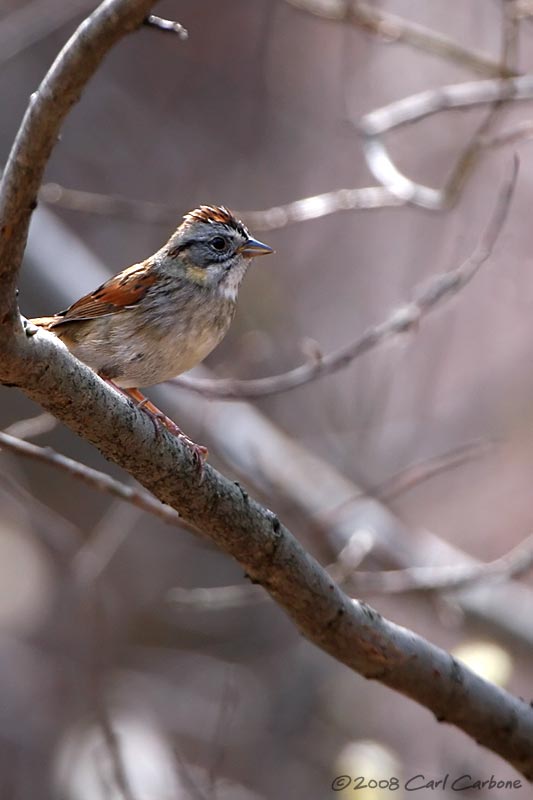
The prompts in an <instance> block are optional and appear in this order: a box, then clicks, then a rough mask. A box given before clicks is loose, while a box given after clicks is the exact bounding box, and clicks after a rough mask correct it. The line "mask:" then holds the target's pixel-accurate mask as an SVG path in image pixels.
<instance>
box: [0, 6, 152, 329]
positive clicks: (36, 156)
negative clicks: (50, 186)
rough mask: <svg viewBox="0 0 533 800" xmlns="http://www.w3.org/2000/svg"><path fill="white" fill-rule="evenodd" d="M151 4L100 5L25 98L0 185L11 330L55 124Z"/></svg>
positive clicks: (4, 305) (1, 275)
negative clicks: (24, 104) (26, 103)
mask: <svg viewBox="0 0 533 800" xmlns="http://www.w3.org/2000/svg"><path fill="white" fill-rule="evenodd" d="M154 3H155V0H104V2H103V3H101V5H100V6H99V7H98V8H97V9H96V11H94V12H93V14H91V16H90V17H89V18H88V19H87V20H86V21H85V22H84V23H83V24H82V25H81V26H80V27H79V28H78V30H77V31H76V32H75V34H74V35H73V36H72V37H71V39H70V40H69V41H68V42H67V44H66V45H65V46H64V48H63V49H62V50H61V52H60V53H59V55H58V56H57V58H56V60H55V61H54V63H53V64H52V66H51V67H50V69H49V71H48V73H47V75H46V77H45V78H44V80H43V82H42V83H41V85H40V87H39V89H38V90H37V91H36V92H35V93H34V94H33V95H32V97H31V100H30V104H29V106H28V109H27V111H26V114H25V115H24V119H23V121H22V124H21V126H20V129H19V131H18V133H17V137H16V139H15V143H14V145H13V148H12V150H11V153H10V155H9V159H8V162H7V164H6V168H5V170H4V174H3V176H2V182H1V184H0V284H1V285H2V293H1V295H0V323H2V322H3V323H4V324H6V323H9V325H10V326H11V327H12V328H14V326H15V324H16V321H17V316H16V313H17V304H16V298H15V286H16V282H17V274H18V270H19V267H20V263H21V260H22V255H23V253H24V247H25V245H26V239H27V235H28V227H29V223H30V217H31V213H32V211H33V209H34V208H35V205H36V202H37V193H38V191H39V187H40V185H41V181H42V176H43V172H44V168H45V166H46V163H47V161H48V158H49V157H50V153H51V152H52V149H53V147H54V145H55V143H56V140H57V136H58V133H59V130H60V128H61V124H62V122H63V120H64V119H65V117H66V115H67V113H68V112H69V110H70V109H71V107H72V106H73V105H74V103H76V102H77V100H79V97H80V94H81V91H82V89H83V88H84V86H85V84H86V83H87V82H88V81H89V79H90V78H91V76H92V75H93V74H94V72H95V71H96V69H97V68H98V67H99V66H100V64H101V62H102V60H103V58H104V56H105V55H106V53H107V52H108V51H109V50H110V49H111V47H112V46H113V45H114V44H116V42H118V41H119V39H121V38H122V37H123V36H125V35H126V34H127V33H130V32H131V31H133V30H135V29H136V28H138V27H139V26H140V25H141V24H142V21H143V19H144V18H145V17H146V15H147V13H148V12H149V11H150V9H151V7H152V6H153V5H154Z"/></svg>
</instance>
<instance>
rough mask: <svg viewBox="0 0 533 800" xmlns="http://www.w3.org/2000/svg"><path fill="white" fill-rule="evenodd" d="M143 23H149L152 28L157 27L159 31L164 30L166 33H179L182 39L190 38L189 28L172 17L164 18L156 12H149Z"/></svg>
mask: <svg viewBox="0 0 533 800" xmlns="http://www.w3.org/2000/svg"><path fill="white" fill-rule="evenodd" d="M143 24H144V25H148V26H149V27H150V28H155V29H156V30H158V31H164V32H165V33H177V34H178V36H179V38H180V39H181V40H182V41H185V40H186V39H188V38H189V33H188V31H187V29H186V28H184V27H183V25H182V24H181V23H180V22H174V20H171V19H163V17H158V16H156V15H155V14H148V16H147V17H146V19H145V20H144V22H143Z"/></svg>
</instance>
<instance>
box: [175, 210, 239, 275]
mask: <svg viewBox="0 0 533 800" xmlns="http://www.w3.org/2000/svg"><path fill="white" fill-rule="evenodd" d="M248 240H249V234H248V231H247V230H246V229H245V228H244V227H239V228H238V229H237V228H233V227H230V226H229V225H225V224H224V223H221V222H209V223H208V222H195V224H194V225H191V226H190V227H189V228H188V229H187V230H186V232H184V236H183V241H182V250H181V253H182V257H184V259H185V260H186V262H187V266H188V267H189V269H190V268H191V267H192V268H193V269H194V268H195V267H196V268H199V269H201V270H202V271H203V272H204V273H205V274H204V275H203V276H200V275H198V276H197V277H198V279H199V280H200V282H202V283H204V285H205V284H208V285H211V286H220V288H221V289H224V288H225V287H226V286H228V285H230V286H233V285H236V286H238V284H239V283H240V281H241V280H242V278H243V277H244V273H245V272H246V268H247V266H248V264H249V262H250V258H251V255H249V256H246V255H245V254H244V253H243V248H244V246H245V245H246V242H247V241H248Z"/></svg>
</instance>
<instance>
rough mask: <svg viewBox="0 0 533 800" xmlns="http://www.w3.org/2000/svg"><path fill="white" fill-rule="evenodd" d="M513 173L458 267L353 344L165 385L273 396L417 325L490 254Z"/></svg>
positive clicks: (221, 394) (209, 393)
mask: <svg viewBox="0 0 533 800" xmlns="http://www.w3.org/2000/svg"><path fill="white" fill-rule="evenodd" d="M517 174H518V160H517V159H516V158H515V159H514V161H513V168H512V172H511V175H510V176H509V178H508V179H507V180H506V182H505V184H504V186H503V187H502V189H501V190H500V192H499V194H498V198H497V201H496V207H495V209H494V212H493V214H492V217H491V219H490V220H489V223H488V225H487V227H486V229H485V231H484V233H483V235H482V237H481V239H480V241H479V243H478V245H477V247H476V249H475V250H474V252H473V253H472V254H471V256H470V257H469V258H467V260H466V261H465V262H464V263H463V264H461V266H460V267H458V268H457V269H455V270H451V271H449V272H444V273H442V274H440V275H435V276H434V277H433V278H431V279H430V281H429V282H428V283H427V285H426V286H425V288H420V289H419V290H418V291H417V292H415V296H414V298H413V300H412V301H411V302H410V303H407V304H406V305H404V306H402V307H400V308H397V309H396V310H395V311H393V313H392V314H391V315H390V316H389V317H388V319H386V320H385V321H384V322H382V323H380V324H378V325H374V326H372V327H371V328H368V329H367V330H366V331H365V332H364V333H363V335H362V336H360V337H359V339H356V341H355V342H350V344H348V345H344V346H343V347H340V348H339V349H338V350H334V351H333V352H332V353H329V354H328V355H326V356H324V357H323V358H321V359H320V360H313V361H312V362H309V363H306V364H302V365H301V366H299V367H295V368H294V369H292V370H289V371H288V372H283V373H280V374H279V375H271V376H269V377H266V378H256V379H252V380H237V379H234V378H233V379H220V380H216V379H215V380H206V379H201V380H200V379H197V378H192V377H189V376H180V377H179V378H174V379H173V380H172V381H168V383H170V384H176V385H178V386H182V387H184V388H186V389H189V390H191V391H194V392H198V393H199V394H203V395H204V396H206V397H217V398H220V399H225V400H230V399H239V398H243V397H264V396H266V395H273V394H278V393H280V392H287V391H290V390H291V389H295V388H296V387H298V386H303V385H304V384H306V383H310V382H311V381H314V380H316V379H317V378H321V377H323V376H324V375H331V374H332V373H334V372H337V371H338V370H340V369H344V368H345V367H347V366H349V365H350V364H351V363H352V361H354V360H355V359H356V358H359V357H360V356H362V355H363V354H364V353H368V352H369V351H370V350H373V349H374V348H375V347H377V346H378V345H380V344H382V343H383V342H384V341H386V340H387V339H390V338H391V337H393V336H396V335H397V334H400V333H406V332H407V331H410V330H412V329H413V328H417V326H418V325H419V324H420V322H421V321H422V319H423V318H424V317H425V316H426V315H427V314H429V312H430V311H433V310H434V309H435V308H436V306H437V305H439V304H440V303H442V302H443V301H444V300H447V299H450V298H451V297H453V296H454V295H455V294H457V292H459V291H460V290H461V289H462V288H463V287H464V286H466V284H467V283H469V282H470V281H471V280H472V278H473V277H474V275H475V274H476V272H477V271H478V270H479V269H480V267H481V266H482V264H484V263H485V261H486V260H487V259H488V258H489V256H490V255H491V253H492V250H493V248H494V245H495V244H496V241H497V239H498V236H499V235H500V232H501V230H502V228H503V225H504V223H505V220H506V218H507V214H508V211H509V208H510V204H511V199H512V196H513V192H514V188H515V184H516V178H517Z"/></svg>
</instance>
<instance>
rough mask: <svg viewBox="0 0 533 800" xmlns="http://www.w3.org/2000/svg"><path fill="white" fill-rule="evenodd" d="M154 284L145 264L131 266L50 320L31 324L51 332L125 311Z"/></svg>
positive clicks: (35, 321)
mask: <svg viewBox="0 0 533 800" xmlns="http://www.w3.org/2000/svg"><path fill="white" fill-rule="evenodd" d="M155 281H156V275H155V274H154V271H153V270H150V269H147V267H146V264H145V263H143V264H134V265H133V266H132V267H128V268H127V269H125V270H123V271H122V272H119V274H118V275H115V276H114V277H113V278H110V279H109V280H108V281H106V282H105V283H103V284H102V285H101V286H99V287H98V289H95V291H94V292H91V293H90V294H86V295H84V297H81V298H80V299H79V300H77V301H76V302H75V303H73V304H72V305H71V306H69V307H68V308H67V309H66V311H61V312H60V313H59V314H56V315H55V316H54V317H39V318H37V319H33V320H31V321H32V322H33V323H34V324H35V325H39V326H40V327H42V328H48V329H52V328H55V327H57V326H58V325H62V324H63V323H67V322H78V321H80V322H81V321H82V320H87V319H94V318H95V317H102V316H104V315H106V314H114V313H117V312H119V311H125V310H126V309H127V308H130V307H131V306H133V305H135V303H138V302H139V300H141V299H142V298H143V297H144V295H145V294H146V292H147V291H148V289H149V288H150V286H152V285H153V283H154V282H155Z"/></svg>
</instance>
